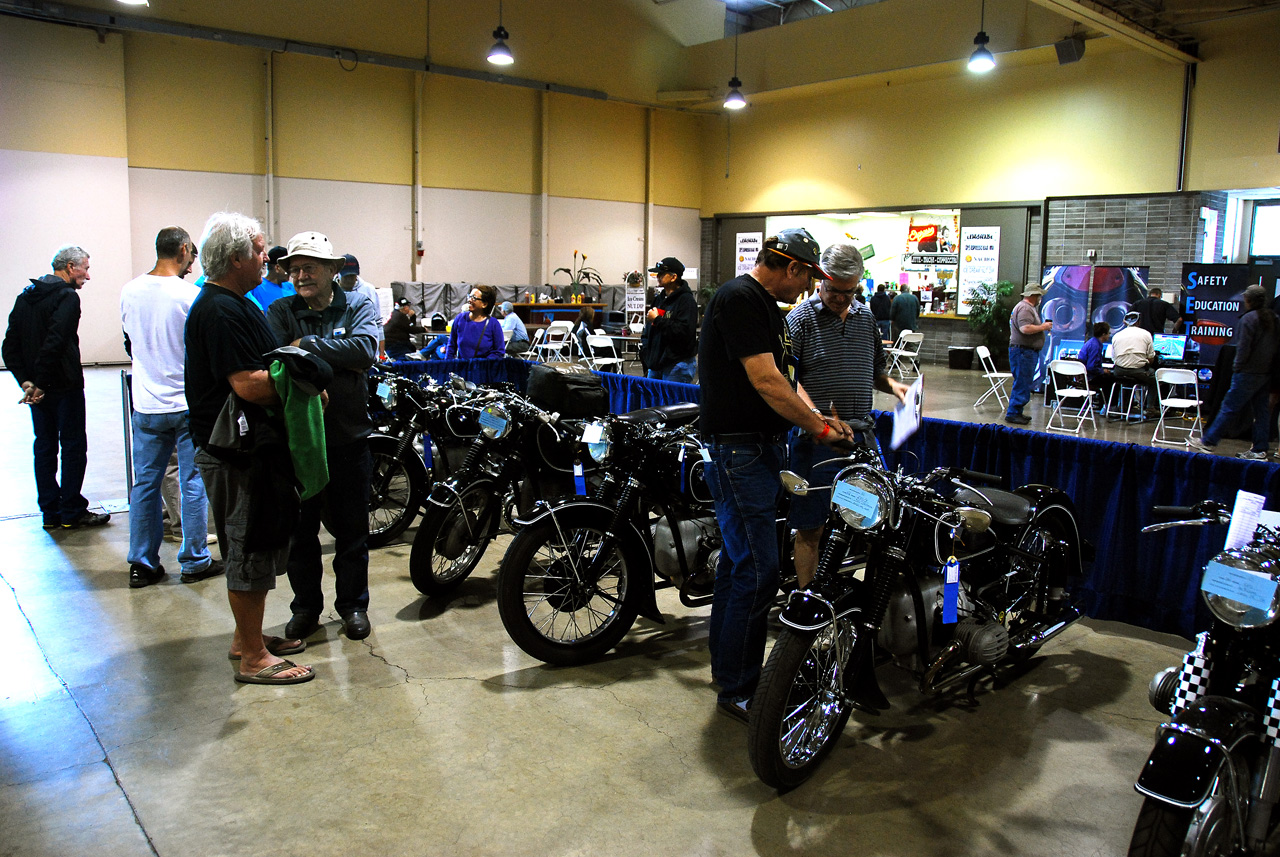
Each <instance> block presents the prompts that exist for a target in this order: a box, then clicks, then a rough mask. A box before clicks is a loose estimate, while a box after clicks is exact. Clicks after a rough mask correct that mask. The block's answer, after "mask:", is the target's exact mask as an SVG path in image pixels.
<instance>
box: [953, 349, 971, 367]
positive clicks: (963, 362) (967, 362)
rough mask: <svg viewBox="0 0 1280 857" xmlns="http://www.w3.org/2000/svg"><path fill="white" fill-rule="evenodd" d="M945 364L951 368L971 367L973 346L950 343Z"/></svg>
mask: <svg viewBox="0 0 1280 857" xmlns="http://www.w3.org/2000/svg"><path fill="white" fill-rule="evenodd" d="M947 366H949V367H950V368H952V369H972V368H973V347H972V346H966V345H952V346H950V347H948V348H947Z"/></svg>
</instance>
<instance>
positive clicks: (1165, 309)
mask: <svg viewBox="0 0 1280 857" xmlns="http://www.w3.org/2000/svg"><path fill="white" fill-rule="evenodd" d="M1129 309H1130V311H1132V312H1136V313H1137V314H1138V327H1140V328H1142V329H1143V330H1145V331H1147V332H1148V333H1164V325H1165V322H1167V321H1172V322H1174V323H1177V322H1180V321H1182V313H1180V312H1178V308H1177V307H1176V306H1174V305H1173V304H1171V303H1169V302H1168V301H1167V300H1165V299H1164V292H1163V291H1161V290H1160V289H1159V288H1153V289H1152V290H1151V291H1149V292H1147V296H1146V297H1145V298H1143V299H1142V300H1140V301H1138V302H1137V303H1135V304H1134V305H1133V306H1132V307H1130V308H1129ZM1175 330H1176V328H1175Z"/></svg>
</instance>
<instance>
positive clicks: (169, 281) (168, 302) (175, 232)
mask: <svg viewBox="0 0 1280 857" xmlns="http://www.w3.org/2000/svg"><path fill="white" fill-rule="evenodd" d="M196 252H197V251H196V245H195V244H194V243H193V242H192V241H191V236H190V235H188V234H187V230H185V229H183V228H182V227H180V226H169V227H166V228H164V229H161V230H160V233H159V234H158V235H157V236H156V264H155V267H154V268H152V269H151V270H150V271H149V272H148V273H145V274H143V275H142V276H140V277H137V278H136V279H133V280H130V281H129V282H128V283H125V286H124V288H123V289H121V290H120V323H121V325H122V326H123V327H124V334H125V346H126V348H127V349H128V351H129V355H130V356H131V357H132V358H133V385H132V388H131V389H132V392H133V417H132V422H133V472H134V482H133V488H132V489H131V490H130V491H129V557H128V559H129V586H130V587H131V588H133V589H140V588H142V587H144V586H150V585H151V584H153V583H158V582H159V581H160V580H161V579H163V578H164V576H165V571H164V566H163V565H161V564H160V543H161V541H162V540H163V538H164V523H163V512H162V508H161V504H160V484H161V482H162V481H163V480H164V471H165V468H166V467H167V466H168V463H169V457H170V456H171V455H172V454H173V452H174V450H175V449H176V450H177V452H178V483H179V485H180V486H181V488H182V547H181V548H179V549H178V564H179V566H181V568H182V577H181V578H180V579H181V581H182V582H183V583H195V582H196V581H198V580H204V579H205V578H209V577H214V576H217V575H221V574H222V573H223V566H222V563H221V562H219V561H217V560H214V559H212V558H211V557H210V556H209V547H208V532H209V517H208V516H209V504H208V500H207V499H206V498H205V493H204V480H203V479H201V478H200V471H199V470H198V469H197V468H196V449H195V445H194V444H193V443H192V441H191V432H190V430H189V429H188V427H187V394H186V385H185V380H184V379H185V372H186V352H185V348H184V344H183V330H184V328H185V327H186V323H187V315H188V314H189V313H190V312H191V305H192V304H193V303H195V301H196V298H198V297H199V296H200V290H199V289H198V288H196V287H195V286H194V285H192V284H190V283H187V282H185V281H184V280H183V278H184V277H186V275H187V274H189V273H190V272H191V266H192V264H193V263H194V262H195V260H196Z"/></svg>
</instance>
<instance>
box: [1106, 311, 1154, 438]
mask: <svg viewBox="0 0 1280 857" xmlns="http://www.w3.org/2000/svg"><path fill="white" fill-rule="evenodd" d="M1139 318H1140V315H1139V314H1138V313H1137V312H1134V311H1133V310H1130V311H1129V312H1128V313H1126V314H1125V317H1124V323H1125V327H1124V328H1123V329H1122V330H1120V331H1118V332H1117V333H1116V335H1115V336H1114V337H1112V339H1111V358H1112V359H1113V360H1114V361H1115V369H1114V370H1113V371H1114V374H1115V379H1116V381H1117V382H1120V381H1124V382H1126V383H1130V384H1137V385H1138V386H1140V387H1143V388H1144V389H1145V390H1146V391H1147V417H1148V418H1152V419H1154V418H1156V417H1158V416H1160V405H1159V402H1160V395H1159V393H1158V392H1157V391H1156V366H1157V364H1158V363H1159V357H1158V356H1157V355H1156V349H1155V343H1154V342H1153V341H1152V338H1151V333H1150V332H1149V331H1146V330H1143V329H1142V328H1141V327H1139V326H1138V321H1139Z"/></svg>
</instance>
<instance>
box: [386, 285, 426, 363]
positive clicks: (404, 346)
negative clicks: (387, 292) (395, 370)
mask: <svg viewBox="0 0 1280 857" xmlns="http://www.w3.org/2000/svg"><path fill="white" fill-rule="evenodd" d="M424 332H425V331H424V330H423V329H422V326H421V325H420V324H418V320H417V313H416V312H414V309H413V302H412V301H410V300H409V299H408V298H400V300H398V301H396V309H395V312H393V313H391V319H390V320H389V321H388V322H387V323H386V324H384V325H383V326H382V335H383V337H384V338H385V341H386V353H387V356H388V357H390V358H391V359H392V360H403V359H404V358H405V357H406V356H408V354H409V352H411V351H413V334H415V333H424Z"/></svg>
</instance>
